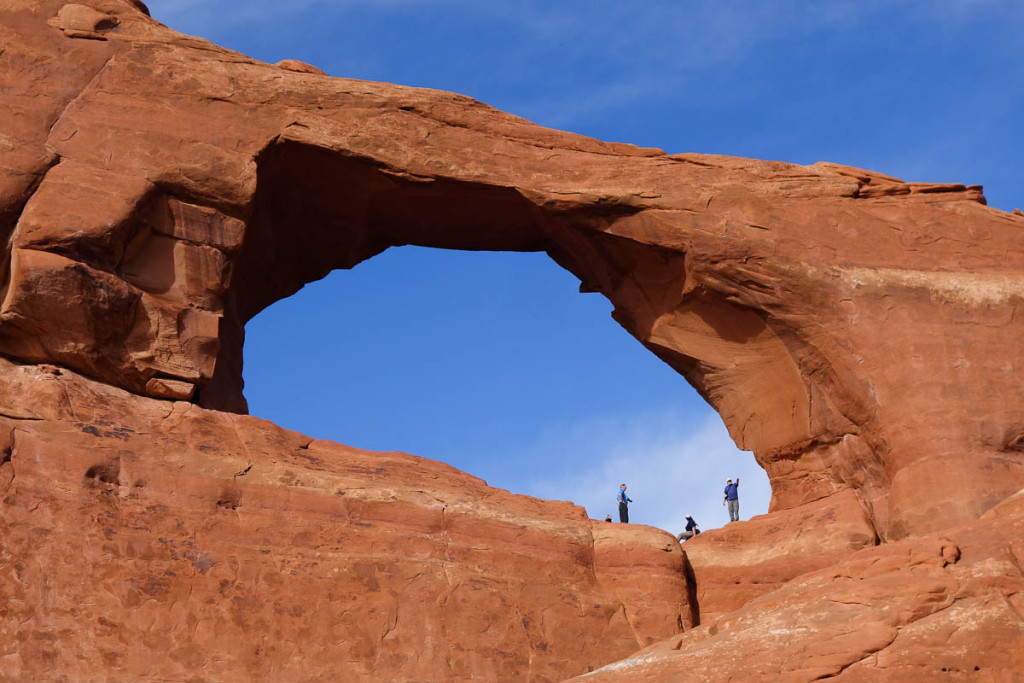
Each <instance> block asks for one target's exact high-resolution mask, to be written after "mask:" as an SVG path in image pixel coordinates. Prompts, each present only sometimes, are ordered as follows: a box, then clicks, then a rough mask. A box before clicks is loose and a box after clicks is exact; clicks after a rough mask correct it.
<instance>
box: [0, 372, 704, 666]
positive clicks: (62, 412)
mask: <svg viewBox="0 0 1024 683" xmlns="http://www.w3.org/2000/svg"><path fill="white" fill-rule="evenodd" d="M0 405H3V406H4V410H3V411H2V412H3V415H2V416H0V452H2V453H3V457H2V464H0V497H2V498H0V539H2V541H0V569H2V579H0V604H2V605H3V611H2V613H0V634H2V635H3V638H0V677H2V678H4V679H5V680H44V679H45V680H54V679H63V680H66V679H72V680H90V679H95V678H97V677H99V678H106V677H111V678H115V679H123V680H141V679H156V680H189V679H191V678H193V677H195V676H199V677H201V678H203V679H205V680H242V679H244V678H251V679H260V680H269V679H275V680H310V679H317V678H322V679H324V680H368V681H369V680H373V681H380V680H440V679H451V680H467V679H470V678H481V677H482V678H485V679H489V680H547V681H555V680H562V679H564V678H566V677H568V676H571V675H575V674H579V673H583V672H586V671H588V670H592V669H595V668H597V667H599V666H601V665H604V664H607V663H609V662H611V661H614V660H615V659H617V658H620V657H624V656H626V655H628V654H630V653H632V652H634V651H635V650H637V649H638V648H640V647H643V646H647V645H650V644H652V643H655V642H657V641H659V640H662V639H664V638H666V637H669V636H672V635H674V634H678V633H680V632H681V631H682V630H683V628H684V627H686V628H689V627H691V626H693V623H692V620H691V616H690V608H689V606H688V603H687V600H688V595H689V592H690V589H689V587H688V586H687V585H686V582H685V574H684V572H683V571H682V569H681V567H682V563H683V557H682V552H681V550H680V548H679V544H678V543H676V541H675V539H674V538H673V537H672V536H671V534H669V533H667V532H664V531H660V530H657V529H652V528H649V527H631V528H628V529H625V528H618V529H608V528H603V527H601V526H593V528H592V525H596V524H598V523H595V522H591V521H590V520H588V519H587V518H586V514H585V512H584V510H583V509H582V508H579V507H576V506H575V505H572V504H570V503H558V502H548V501H541V500H537V499H534V498H529V497H526V496H516V495H512V494H510V493H508V492H506V491H500V490H497V489H492V488H489V487H488V486H487V485H486V484H485V483H484V482H483V481H481V480H479V479H477V478H475V477H472V476H470V475H467V474H464V473H462V472H459V471H458V470H455V469H453V468H451V467H448V466H447V465H443V464H441V463H438V462H434V461H431V460H426V459H424V458H418V457H415V456H412V455H407V454H405V453H371V452H366V451H359V450H356V449H353V448H348V447H345V446H341V445H338V444H333V443H329V442H321V441H313V440H311V439H309V438H308V437H304V436H302V435H301V434H296V433H294V432H289V431H286V430H283V429H281V428H279V427H276V426H274V425H273V424H271V423H269V422H266V421H264V420H259V419H256V418H251V417H247V416H242V415H233V414H230V413H219V412H215V411H209V410H204V409H202V408H199V407H198V406H194V405H191V404H189V403H185V402H168V401H159V400H155V399H144V398H140V397H138V396H133V395H131V394H129V393H127V392H125V391H123V390H121V389H117V388H113V387H110V386H108V385H103V384H100V383H96V382H92V381H89V380H86V379H83V378H82V377H80V376H78V375H76V374H74V373H71V372H68V371H66V370H60V369H57V368H53V367H50V368H39V367H36V366H16V365H13V364H11V363H9V362H7V361H2V360H0ZM609 526H611V525H609ZM617 526H620V527H621V525H617Z"/></svg>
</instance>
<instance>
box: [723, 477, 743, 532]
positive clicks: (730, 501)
mask: <svg viewBox="0 0 1024 683" xmlns="http://www.w3.org/2000/svg"><path fill="white" fill-rule="evenodd" d="M739 487H740V478H739V477H736V483H735V484H734V483H732V479H728V480H726V482H725V498H724V499H723V500H722V505H727V506H728V507H729V521H730V522H738V521H740V494H739V492H738V491H737V489H738V488H739Z"/></svg>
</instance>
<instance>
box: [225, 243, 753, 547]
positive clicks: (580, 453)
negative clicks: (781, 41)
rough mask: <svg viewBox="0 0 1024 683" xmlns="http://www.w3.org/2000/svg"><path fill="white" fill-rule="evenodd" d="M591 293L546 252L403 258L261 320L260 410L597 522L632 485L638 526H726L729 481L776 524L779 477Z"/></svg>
mask: <svg viewBox="0 0 1024 683" xmlns="http://www.w3.org/2000/svg"><path fill="white" fill-rule="evenodd" d="M577 289H578V281H577V280H576V279H575V278H574V277H573V276H572V275H571V274H569V273H567V272H566V271H564V270H563V269H561V268H559V267H558V266H556V265H555V264H554V263H552V262H551V261H550V259H548V258H547V257H546V256H544V255H543V254H517V253H501V252H474V253H468V252H465V251H450V250H437V249H423V248H417V247H403V248H399V249H389V250H388V251H386V252H385V253H383V254H380V255H378V256H375V257H373V258H372V259H369V260H368V261H366V262H364V263H361V264H359V265H358V266H356V267H355V268H353V269H351V270H347V271H337V272H334V273H332V274H331V275H329V276H328V277H327V278H325V279H324V280H321V281H317V282H315V283H311V284H310V285H307V286H306V287H304V288H303V290H302V291H300V292H298V293H297V294H295V295H293V296H292V297H290V298H287V299H285V300H282V301H279V302H277V303H275V304H274V305H272V306H271V307H268V309H266V310H265V311H263V312H262V313H260V314H259V315H258V316H256V317H255V318H254V319H253V320H251V321H250V322H249V324H248V325H247V327H246V345H245V353H246V366H245V368H246V370H245V372H246V374H245V380H246V394H247V397H248V400H249V406H250V411H251V412H252V413H254V414H256V415H258V416H260V417H265V418H269V419H272V420H273V421H274V422H275V423H277V424H280V425H283V426H286V427H289V428H292V429H296V430H297V431H301V432H303V433H305V434H307V435H309V436H313V437H315V438H323V439H329V440H333V441H338V442H342V443H346V444H349V445H352V446H355V447H360V448H368V449H371V450H403V451H407V452H410V453H414V454H416V455H420V456H426V457H430V458H433V459H437V460H441V461H443V462H445V463H447V464H450V465H453V466H455V467H458V468H459V469H461V470H464V471H466V472H469V473H470V474H474V475H476V476H480V477H481V478H483V479H485V480H486V481H487V482H488V483H489V484H491V485H492V486H496V487H498V488H504V489H508V490H510V491H512V492H514V493H524V494H528V495H534V496H537V497H541V498H547V499H558V500H572V501H573V502H575V503H577V504H580V505H582V506H584V507H585V508H586V509H587V511H588V513H589V515H590V516H591V517H593V518H597V519H601V518H603V517H604V516H605V514H609V513H614V510H613V507H612V506H611V502H612V497H613V495H614V491H615V489H617V487H618V483H620V481H622V480H625V481H627V482H628V483H629V486H630V492H631V495H632V497H633V498H634V500H635V501H636V502H635V503H634V506H633V512H632V514H631V521H632V522H639V523H644V524H651V525H653V526H657V527H661V528H664V529H666V530H669V531H672V532H673V533H677V532H678V531H680V530H681V529H682V525H683V524H684V522H685V520H684V515H685V514H687V513H689V514H693V515H694V517H695V518H696V519H697V520H698V522H700V523H701V524H702V527H703V528H705V529H711V528H714V527H718V526H723V525H724V524H725V523H726V522H727V520H728V516H727V514H726V512H725V509H724V508H723V507H722V506H721V488H722V485H723V484H724V481H725V479H726V477H736V476H740V477H742V478H743V480H744V489H745V490H744V495H743V504H742V505H741V510H740V511H741V515H742V518H743V519H748V518H749V517H751V516H753V515H756V514H762V513H764V512H766V511H767V508H768V500H769V497H770V486H769V484H768V480H767V475H766V474H765V472H764V471H763V470H762V469H761V468H760V467H759V466H758V465H757V463H756V462H755V461H754V459H753V458H752V457H750V454H749V453H744V452H742V451H739V450H738V449H737V448H736V447H735V445H734V444H733V442H732V440H731V439H730V437H729V435H728V433H727V432H726V430H725V428H724V427H723V425H722V423H721V420H720V418H719V417H718V415H716V414H715V412H714V411H713V409H712V408H711V407H710V406H709V405H708V404H707V403H706V402H705V401H704V400H703V399H702V398H701V397H700V396H699V395H698V394H697V393H696V392H695V391H694V390H693V389H692V388H691V387H690V386H689V385H688V384H687V383H686V382H685V381H684V380H683V378H681V377H678V376H677V375H676V374H675V373H673V372H671V371H669V369H668V368H667V367H665V364H664V363H662V362H661V361H659V359H658V358H656V357H655V356H654V355H652V354H650V353H648V352H647V351H646V350H645V349H643V348H642V347H641V346H639V345H637V343H636V340H635V339H633V338H631V337H630V336H629V335H627V334H624V333H623V331H622V330H621V329H620V328H619V326H618V325H616V324H614V323H612V321H610V320H608V315H609V312H610V310H611V306H610V304H609V303H608V301H607V300H606V299H604V298H603V297H600V296H579V294H578V293H577ZM300 358H301V360H299V359H300ZM282 361H283V362H282Z"/></svg>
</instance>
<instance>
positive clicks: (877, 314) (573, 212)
mask: <svg viewBox="0 0 1024 683" xmlns="http://www.w3.org/2000/svg"><path fill="white" fill-rule="evenodd" d="M58 4H59V3H56V4H54V7H57V5H58ZM104 7H106V5H104ZM117 8H120V10H118V12H114V13H117V15H118V16H117V19H118V21H117V22H116V26H117V30H116V31H113V30H112V29H111V28H110V26H111V24H112V22H109V21H108V22H105V23H104V22H100V23H98V24H97V25H96V27H95V31H93V33H91V34H89V35H93V36H95V37H98V38H101V39H103V40H92V41H81V40H69V39H68V38H67V37H65V36H64V35H62V34H61V33H59V32H57V31H54V30H52V29H49V28H47V29H46V30H45V31H43V30H38V29H36V31H37V33H35V34H31V35H30V36H29V38H28V39H29V40H32V41H35V42H34V43H33V44H34V45H35V46H36V47H35V49H38V50H41V51H42V52H48V53H49V54H52V55H53V56H54V58H57V59H65V60H66V59H68V58H69V56H71V55H74V57H75V59H77V60H78V70H77V71H76V72H75V77H74V78H69V79H65V81H63V82H62V83H60V85H59V87H60V88H61V89H62V90H61V91H59V92H53V93H50V96H49V98H48V99H47V98H42V99H40V100H39V102H37V103H29V104H26V105H25V108H26V111H27V114H26V112H25V111H23V112H20V113H21V114H22V118H21V119H19V120H22V121H25V120H28V121H29V122H30V125H27V132H28V133H29V134H30V135H29V136H28V137H29V138H30V141H31V144H30V145H28V149H27V150H26V151H25V153H24V154H23V155H22V157H21V158H19V159H15V161H17V162H18V164H20V166H19V168H20V170H19V172H18V174H17V175H14V176H11V177H12V178H15V179H19V180H18V181H17V182H16V183H15V184H14V185H13V186H12V190H10V191H9V192H8V194H9V195H11V196H10V198H9V199H8V200H6V204H5V205H6V206H11V207H15V208H16V209H17V211H16V213H13V214H10V212H8V213H9V214H10V215H13V216H14V219H9V222H8V225H7V229H8V230H9V231H10V233H11V237H10V250H9V256H8V258H7V263H6V268H5V285H4V296H3V305H2V309H0V350H2V351H3V352H4V353H6V354H8V355H9V356H11V357H15V358H20V359H23V360H27V361H33V362H55V363H60V364H64V365H66V366H68V367H71V368H73V369H76V370H79V371H82V372H85V373H87V374H90V375H92V376H93V377H95V378H98V379H101V380H103V381H106V382H109V383H111V384H115V385H119V386H122V387H125V388H127V389H130V390H132V391H136V392H140V393H148V394H150V395H154V396H167V397H177V398H181V397H188V396H192V397H193V400H198V401H199V402H200V403H201V404H203V405H205V406H209V407H214V408H219V409H225V410H233V411H241V410H244V401H243V399H242V395H241V373H240V368H241V340H242V326H243V325H244V322H245V321H246V320H247V319H248V318H250V317H251V316H252V315H254V314H255V313H256V312H257V311H259V310H261V309H262V308H263V307H265V306H267V305H268V304H269V303H271V302H272V301H275V300H277V299H280V298H282V297H285V296H288V295H289V294H291V293H293V292H294V291H296V290H297V289H298V288H300V287H301V286H302V285H303V284H304V283H305V282H308V281H311V280H314V279H317V278H320V277H322V276H323V275H325V274H326V273H327V272H329V271H330V270H331V269H334V268H339V267H340V268H345V267H351V266H353V265H354V264H356V263H358V262H359V261H361V260H363V259H365V258H368V257H370V256H372V255H373V254H375V253H378V252H379V251H381V250H383V249H385V248H387V247H388V246H392V245H400V244H421V245H427V246H437V247H452V248H460V249H511V250H544V251H547V252H548V253H549V254H550V255H551V256H552V257H553V258H554V259H555V260H556V261H557V262H558V263H559V264H561V265H562V266H564V267H566V268H567V269H569V270H570V271H572V272H573V273H575V274H576V275H577V276H578V277H579V278H580V280H581V282H582V285H581V286H582V287H583V288H584V289H587V290H594V291H600V292H601V293H603V294H604V295H605V296H607V297H608V298H609V299H610V300H611V301H612V303H613V304H614V306H615V314H614V315H615V317H616V319H617V320H618V321H619V322H620V323H621V324H622V325H623V326H624V327H625V328H626V329H627V330H628V331H629V332H630V333H631V334H633V335H634V336H635V337H636V338H637V339H638V340H640V341H641V343H643V344H644V345H646V346H647V347H648V348H649V349H651V350H652V351H653V352H654V353H656V354H658V355H659V356H660V357H661V358H662V359H664V360H665V361H666V362H667V363H668V364H669V365H671V366H672V367H673V368H675V369H676V370H677V371H679V372H680V373H682V374H683V375H684V376H685V377H686V378H687V379H688V380H689V381H690V382H691V383H692V384H693V385H694V386H695V387H696V388H697V390H698V391H699V392H700V393H701V394H702V395H703V396H704V397H705V398H706V399H707V400H708V401H709V402H710V403H711V404H712V406H714V407H715V409H716V410H718V411H719V413H720V414H721V415H722V417H723V419H724V421H725V423H726V425H727V427H728V428H729V431H730V433H731V434H732V436H733V438H734V439H735V440H736V441H737V443H738V444H739V445H740V447H741V448H744V449H749V450H752V451H753V452H754V453H755V456H756V457H757V459H758V461H759V462H760V463H761V464H762V466H764V467H765V468H766V469H767V470H768V473H769V476H770V478H771V481H772V485H773V489H774V492H775V497H774V502H773V509H775V510H779V509H786V508H791V507H794V506H796V505H800V504H803V503H807V502H809V501H813V500H819V499H822V498H825V497H828V496H832V495H834V494H835V493H837V492H838V491H842V490H852V491H854V492H855V493H856V494H857V498H858V499H859V501H860V504H862V505H863V506H864V507H865V509H866V511H867V513H868V516H869V518H870V520H871V523H872V525H873V526H874V528H875V530H876V532H877V534H878V535H879V536H881V537H888V538H899V537H902V536H905V535H908V534H914V533H923V532H927V531H932V530H935V529H939V528H942V527H943V526H945V525H947V524H951V523H953V522H957V521H965V520H968V519H971V518H974V517H976V516H977V515H979V514H981V513H982V512H983V511H984V510H986V509H988V508H989V507H991V506H992V505H993V504H995V503H996V502H998V501H999V500H1001V499H1002V498H1004V497H1005V496H1006V495H1008V494H1009V493H1010V492H1012V491H1015V490H1017V489H1018V488H1020V486H1021V484H1022V483H1024V466H1022V463H1021V458H1020V443H1019V442H1020V441H1021V436H1020V430H1021V428H1022V427H1021V425H1024V415H1021V409H1020V408H1018V407H1017V406H1019V405H1022V403H1021V401H1019V400H1017V399H1018V398H1020V396H1019V393H1020V391H1021V390H1020V383H1019V382H1017V381H1015V380H1016V378H1017V377H1018V374H1019V370H1018V369H1017V364H1018V363H1019V351H1017V350H1016V349H1015V348H1013V347H1007V345H1006V340H1007V339H1011V338H1014V337H1015V336H1017V335H1015V334H1013V333H1012V332H1011V331H1012V330H1016V329H1017V327H1018V326H1019V325H1021V324H1022V323H1021V322H1020V319H1019V317H1017V316H1014V311H1015V309H1016V307H1017V305H1018V304H1019V302H1020V300H1021V297H1022V290H1024V288H1022V285H1021V280H1020V278H1019V276H1017V275H1016V274H1015V273H1017V272H1019V270H1020V267H1021V265H1022V263H1021V262H1022V260H1024V251H1022V249H1021V247H1020V241H1019V239H1018V238H1017V236H1016V230H1019V229H1020V227H1021V221H1022V219H1021V218H1020V217H1019V216H1015V215H1011V214H1006V213H1003V212H1001V211H996V210H993V209H989V208H987V207H985V206H984V200H983V198H982V196H981V193H980V190H979V189H978V188H976V187H969V188H965V187H963V186H959V185H927V184H920V183H917V184H915V183H904V182H903V181H900V180H898V179H895V178H891V177H888V176H884V175H880V174H877V173H871V172H867V171H861V170H857V169H852V168H846V167H841V166H835V165H831V164H817V165H814V166H797V165H792V164H784V163H779V162H762V161H752V160H741V159H732V158H727V157H715V156H708V155H699V154H680V155H666V154H665V153H663V152H661V151H660V150H652V149H640V148H636V147H631V146H629V145H620V144H613V143H604V142H599V141H596V140H591V139H587V138H582V137H579V136H576V135H571V134H567V133H561V132H558V131H552V130H548V129H543V128H540V127H537V126H534V125H532V124H530V123H528V122H526V121H523V120H521V119H518V118H515V117H513V116H510V115H508V114H504V113H502V112H499V111H496V110H493V109H491V108H489V107H486V106H484V105H481V104H479V103H477V102H474V101H472V100H469V99H467V98H464V97H461V96H457V95H451V94H448V93H440V92H436V91H429V90H417V89H412V88H403V87H398V86H390V85H384V84H372V83H363V82H357V81H346V80H343V79H334V78H328V77H326V76H323V75H319V74H316V73H299V72H295V71H289V70H285V69H283V68H277V67H272V66H269V65H265V64H261V63H258V62H255V61H252V60H248V59H245V58H242V57H240V56H239V55H236V54H233V53H230V52H227V51H223V50H220V49H219V48H213V47H212V46H210V45H208V44H206V43H202V42H201V41H194V40H192V39H186V38H183V37H181V36H179V35H178V34H174V33H173V32H170V31H168V30H167V29H165V28H164V27H162V26H161V25H159V24H157V23H156V22H153V21H152V20H150V19H148V17H146V16H145V15H143V14H140V13H138V12H137V11H135V10H134V8H131V7H129V6H128V5H124V4H120V3H111V7H110V9H111V10H116V9H117ZM62 16H63V15H62ZM55 21H57V22H58V23H59V21H60V18H58V19H56V20H55ZM75 30H76V31H79V32H81V30H82V29H81V27H79V26H77V24H76V28H75ZM65 33H66V31H65ZM198 74H202V77H199V76H198ZM76 83H77V85H76ZM62 98H63V101H64V102H66V105H65V106H64V107H63V108H59V107H56V106H55V103H58V102H60V101H62ZM168 110H173V112H174V114H173V115H167V114H166V113H165V112H166V111H168ZM21 125H22V126H26V124H24V123H23V124H21ZM170 141H174V144H169V142H170ZM33 145H34V147H33ZM16 165H17V164H16ZM12 193H13V194H12ZM982 240H983V241H982ZM980 244H984V247H982V248H979V245H980ZM994 318H998V319H1002V320H1005V321H1006V322H1007V325H1009V327H1004V328H998V329H995V328H992V327H991V326H989V325H988V324H987V323H988V321H990V320H992V319H994ZM194 389H195V390H197V391H196V392H195V394H193V393H192V392H193V390H194ZM951 415H957V416H958V417H959V416H961V415H964V416H966V419H956V420H952V419H950V416H951ZM964 482H971V484H970V485H969V486H965V485H964Z"/></svg>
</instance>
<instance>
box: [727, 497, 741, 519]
mask: <svg viewBox="0 0 1024 683" xmlns="http://www.w3.org/2000/svg"><path fill="white" fill-rule="evenodd" d="M728 505H729V521H730V522H738V521H740V501H738V500H730V501H729V503H728Z"/></svg>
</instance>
